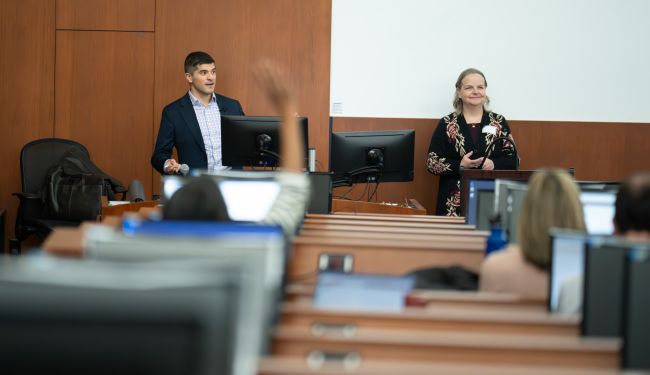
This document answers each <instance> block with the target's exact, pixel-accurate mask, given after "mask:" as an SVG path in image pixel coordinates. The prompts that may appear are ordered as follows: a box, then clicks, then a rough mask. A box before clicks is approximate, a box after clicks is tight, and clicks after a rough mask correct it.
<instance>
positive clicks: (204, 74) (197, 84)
mask: <svg viewBox="0 0 650 375" xmlns="http://www.w3.org/2000/svg"><path fill="white" fill-rule="evenodd" d="M216 76H217V68H216V67H215V66H214V63H212V64H199V65H197V66H196V70H194V72H193V73H192V74H190V73H185V79H186V80H187V82H189V84H190V89H192V90H193V91H195V92H198V93H199V94H201V95H212V93H213V92H214V82H215V79H216Z"/></svg>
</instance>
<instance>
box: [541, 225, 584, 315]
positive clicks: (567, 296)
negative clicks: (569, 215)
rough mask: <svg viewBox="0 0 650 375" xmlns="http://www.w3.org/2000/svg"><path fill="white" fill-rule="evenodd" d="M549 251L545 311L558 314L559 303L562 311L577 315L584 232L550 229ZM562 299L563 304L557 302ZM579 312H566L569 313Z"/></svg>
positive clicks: (582, 272) (580, 302)
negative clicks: (561, 305) (546, 308)
mask: <svg viewBox="0 0 650 375" xmlns="http://www.w3.org/2000/svg"><path fill="white" fill-rule="evenodd" d="M550 236H551V241H550V242H551V249H550V253H549V256H550V264H549V278H548V311H550V312H559V309H560V304H571V306H566V305H565V306H564V307H563V308H564V309H565V312H578V311H579V310H580V309H579V306H581V304H582V288H581V286H582V282H583V277H584V264H585V249H586V247H587V242H588V240H589V238H588V235H587V233H584V232H578V231H573V230H567V229H555V228H553V229H551V231H550ZM561 300H563V301H562V302H560V301H561ZM572 307H575V310H578V311H566V310H572Z"/></svg>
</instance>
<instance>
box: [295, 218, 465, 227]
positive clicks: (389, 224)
mask: <svg viewBox="0 0 650 375" xmlns="http://www.w3.org/2000/svg"><path fill="white" fill-rule="evenodd" d="M304 223H305V224H334V225H365V226H370V227H391V228H423V229H457V230H476V226H474V225H467V224H455V223H425V222H400V221H376V220H346V219H327V218H318V219H312V218H306V219H305V221H304Z"/></svg>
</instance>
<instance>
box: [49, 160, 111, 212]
mask: <svg viewBox="0 0 650 375" xmlns="http://www.w3.org/2000/svg"><path fill="white" fill-rule="evenodd" d="M103 185H104V179H103V178H102V177H100V176H95V175H85V174H75V175H67V174H66V172H65V169H64V168H63V166H61V165H57V166H56V167H54V168H53V169H52V170H51V171H50V173H48V177H47V183H46V191H45V194H44V198H45V203H46V208H47V216H48V217H50V218H51V219H58V220H68V221H83V220H95V219H97V216H98V215H99V214H100V212H101V199H102V190H103Z"/></svg>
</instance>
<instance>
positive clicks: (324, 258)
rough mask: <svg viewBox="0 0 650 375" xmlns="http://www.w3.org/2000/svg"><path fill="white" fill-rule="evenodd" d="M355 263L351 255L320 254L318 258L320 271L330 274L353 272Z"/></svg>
mask: <svg viewBox="0 0 650 375" xmlns="http://www.w3.org/2000/svg"><path fill="white" fill-rule="evenodd" d="M353 265H354V261H353V258H352V255H350V254H325V253H323V254H320V256H319V257H318V270H319V271H321V272H323V271H330V272H343V273H350V272H352V267H353Z"/></svg>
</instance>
